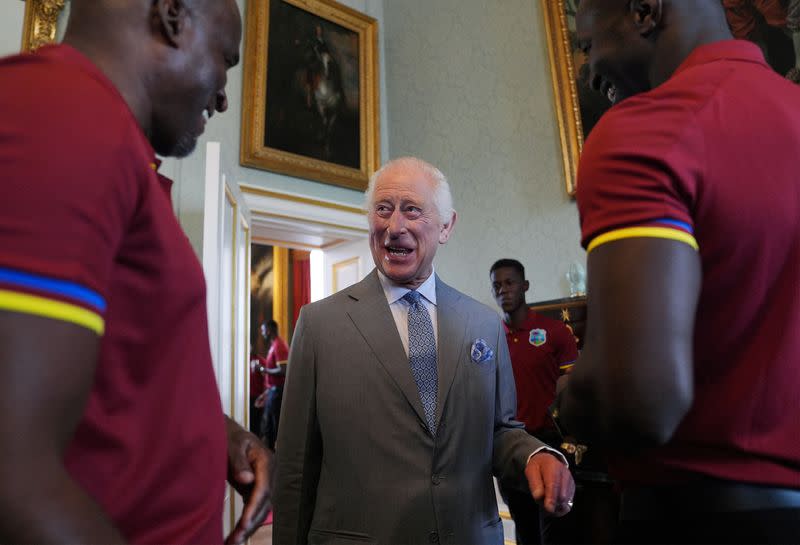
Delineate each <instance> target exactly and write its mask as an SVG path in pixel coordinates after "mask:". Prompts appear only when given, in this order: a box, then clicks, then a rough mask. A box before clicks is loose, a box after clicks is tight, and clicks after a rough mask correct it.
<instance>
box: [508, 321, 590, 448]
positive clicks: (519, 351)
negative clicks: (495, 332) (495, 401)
mask: <svg viewBox="0 0 800 545" xmlns="http://www.w3.org/2000/svg"><path fill="white" fill-rule="evenodd" d="M503 326H504V327H505V330H506V340H507V341H508V351H509V352H510V353H511V367H512V368H513V369H514V382H515V383H516V386H517V420H519V421H520V422H522V423H523V424H525V429H527V430H528V431H529V432H531V433H535V432H536V431H538V430H541V429H546V428H553V427H554V426H553V421H552V419H551V418H550V416H549V414H548V408H549V407H550V405H551V404H552V403H553V400H554V399H555V397H556V381H557V380H558V377H559V376H561V374H563V373H564V372H565V371H566V370H567V369H568V368H569V367H571V366H572V364H573V363H574V362H575V360H576V359H578V346H577V344H576V342H575V336H574V335H573V334H572V332H571V331H570V330H569V329H568V328H567V326H566V325H564V323H563V322H559V321H558V320H553V319H552V318H548V317H547V316H542V315H541V314H538V313H536V312H533V311H532V310H529V311H528V317H527V319H526V320H525V322H524V323H523V324H522V327H521V328H519V329H512V328H511V327H509V326H508V324H505V323H504V324H503Z"/></svg>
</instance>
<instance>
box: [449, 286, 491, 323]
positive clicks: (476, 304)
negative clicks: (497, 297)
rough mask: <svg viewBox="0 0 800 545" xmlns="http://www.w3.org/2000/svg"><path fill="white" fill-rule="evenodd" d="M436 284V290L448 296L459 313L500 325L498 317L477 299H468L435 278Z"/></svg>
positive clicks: (462, 293)
mask: <svg viewBox="0 0 800 545" xmlns="http://www.w3.org/2000/svg"><path fill="white" fill-rule="evenodd" d="M437 282H438V286H437V289H438V290H439V291H440V292H444V293H445V294H447V295H449V298H450V300H451V301H452V303H453V305H455V306H457V307H458V308H459V310H460V311H464V312H465V313H469V314H470V315H473V316H480V317H486V318H491V319H494V320H496V321H497V322H498V323H501V322H500V315H499V314H498V313H497V311H496V310H494V309H493V308H491V307H490V306H488V305H486V304H485V303H481V302H480V301H478V300H477V299H474V298H472V297H470V296H469V295H467V294H466V293H464V292H462V291H459V290H457V289H456V288H454V287H452V286H450V285H449V284H447V283H446V282H444V281H443V280H442V279H441V278H438V277H437ZM437 303H438V301H437Z"/></svg>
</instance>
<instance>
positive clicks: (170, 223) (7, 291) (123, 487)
mask: <svg viewBox="0 0 800 545" xmlns="http://www.w3.org/2000/svg"><path fill="white" fill-rule="evenodd" d="M155 163H156V159H155V154H154V152H153V149H152V148H151V147H150V144H149V143H148V141H147V139H146V138H145V136H144V134H143V133H142V131H141V130H140V128H139V126H138V124H137V122H136V120H135V119H134V117H133V115H132V114H131V112H130V110H129V109H128V107H127V105H126V103H125V102H124V101H123V99H122V97H121V96H120V94H119V93H118V92H117V90H116V89H115V88H114V86H113V85H112V83H111V82H110V81H109V80H108V79H107V78H106V77H105V76H104V75H103V74H102V73H101V72H100V71H99V70H98V69H97V68H96V67H95V66H94V65H93V64H92V63H91V62H90V61H89V60H88V59H87V58H86V57H84V56H83V55H81V54H80V53H79V52H78V51H76V50H75V49H72V48H71V47H68V46H64V45H60V46H52V47H45V48H42V49H41V50H40V51H39V52H38V53H36V54H34V55H18V56H13V57H7V58H5V59H2V60H0V187H1V188H2V189H1V192H2V198H0V308H2V309H4V310H10V311H14V312H21V313H30V314H37V315H41V316H46V317H50V318H52V319H58V320H66V321H70V322H74V323H78V324H79V325H82V326H84V327H88V328H89V329H92V330H93V331H95V332H97V333H98V335H101V339H100V347H99V355H98V362H97V368H96V370H95V377H94V384H93V387H92V391H91V393H90V394H89V398H88V401H87V405H86V408H85V412H84V414H83V417H82V419H81V421H80V423H79V424H78V427H77V429H76V431H75V435H74V437H73V439H72V441H71V443H70V444H69V446H68V448H67V451H66V455H65V459H64V463H65V466H66V468H67V470H68V472H69V473H70V474H71V475H72V477H73V478H74V479H75V480H76V481H77V482H78V484H79V485H80V486H81V487H82V488H83V489H84V490H86V491H87V493H88V494H89V495H90V496H91V497H92V498H94V500H95V501H97V503H98V504H99V505H100V506H101V507H102V509H103V510H104V511H105V512H106V513H107V514H108V515H109V517H110V518H111V519H112V520H113V522H114V523H115V525H116V526H117V528H118V529H119V530H120V531H121V532H122V534H123V535H124V537H125V538H126V539H127V540H128V541H130V542H134V543H221V542H222V509H223V500H224V494H225V476H226V465H227V461H226V460H227V446H226V437H225V427H224V426H225V424H224V419H223V412H222V406H221V402H220V397H219V393H218V391H217V386H216V380H215V377H214V372H213V367H212V363H211V355H210V350H209V341H208V325H207V323H206V305H205V282H204V278H203V271H202V268H201V266H200V263H199V262H198V260H197V257H196V256H195V253H194V251H193V250H192V247H191V245H190V244H189V241H188V240H187V238H186V236H185V235H184V233H183V231H182V230H181V227H180V225H179V224H178V221H177V219H176V217H175V214H174V212H173V209H172V204H171V202H170V196H169V191H170V186H171V182H170V181H169V180H167V179H166V178H163V177H161V176H159V175H158V174H157V173H156V171H155ZM54 308H60V309H62V310H64V309H65V312H61V313H59V312H54V311H53V309H54ZM20 418H24V415H20Z"/></svg>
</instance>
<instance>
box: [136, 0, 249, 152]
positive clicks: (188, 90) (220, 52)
mask: <svg viewBox="0 0 800 545" xmlns="http://www.w3.org/2000/svg"><path fill="white" fill-rule="evenodd" d="M192 5H193V6H194V9H193V10H192V11H190V12H189V14H188V15H187V16H186V17H185V20H184V23H183V24H184V26H183V28H182V30H181V32H180V34H179V35H178V44H179V46H178V47H177V48H175V49H174V50H173V51H171V53H172V54H171V55H170V58H169V59H168V60H167V61H166V62H167V68H166V70H165V71H164V73H163V74H162V75H161V77H160V78H159V81H158V82H156V85H159V88H160V92H159V93H158V95H157V97H156V98H155V100H154V105H153V122H152V134H151V138H150V139H151V142H152V144H153V147H154V148H155V150H156V152H157V153H158V154H160V155H163V156H173V157H185V156H187V155H189V154H190V153H191V152H192V151H193V150H194V148H195V146H196V145H197V139H198V138H199V137H200V135H201V134H203V131H204V130H205V126H206V121H207V119H208V118H210V117H211V116H212V115H214V113H215V112H224V111H225V110H227V109H228V100H227V97H226V95H225V84H226V83H227V75H226V73H227V71H228V69H229V68H231V67H232V66H235V65H236V64H237V63H238V62H239V43H240V41H241V36H242V24H241V18H240V16H239V8H238V7H237V6H236V3H235V1H233V0H218V1H208V2H203V1H200V2H195V3H193V4H192Z"/></svg>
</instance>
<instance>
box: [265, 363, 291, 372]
mask: <svg viewBox="0 0 800 545" xmlns="http://www.w3.org/2000/svg"><path fill="white" fill-rule="evenodd" d="M264 372H265V373H267V374H268V375H285V374H286V366H285V365H280V362H279V365H278V366H277V367H265V368H264Z"/></svg>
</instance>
